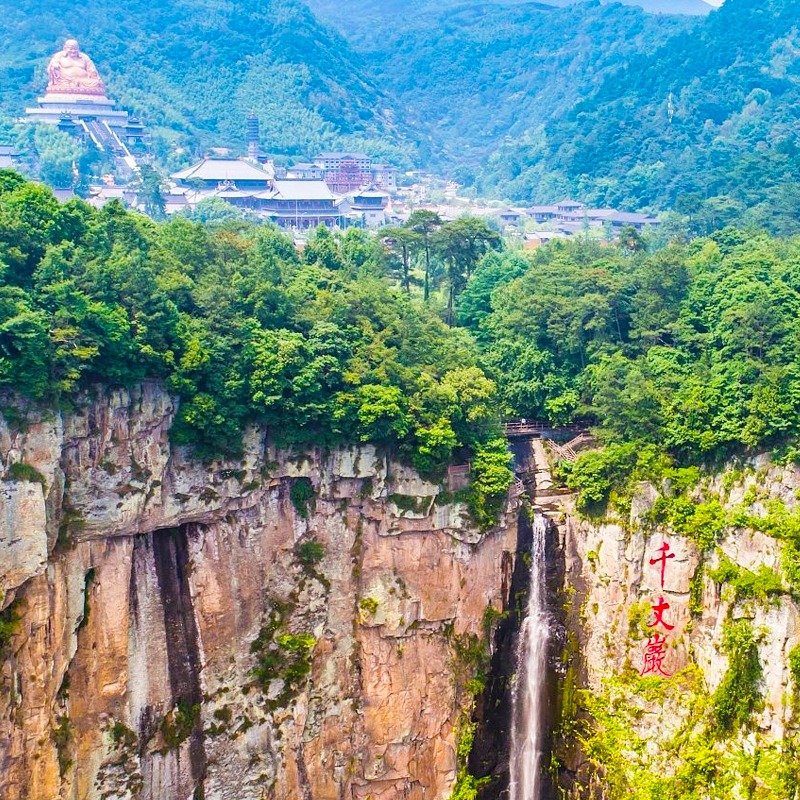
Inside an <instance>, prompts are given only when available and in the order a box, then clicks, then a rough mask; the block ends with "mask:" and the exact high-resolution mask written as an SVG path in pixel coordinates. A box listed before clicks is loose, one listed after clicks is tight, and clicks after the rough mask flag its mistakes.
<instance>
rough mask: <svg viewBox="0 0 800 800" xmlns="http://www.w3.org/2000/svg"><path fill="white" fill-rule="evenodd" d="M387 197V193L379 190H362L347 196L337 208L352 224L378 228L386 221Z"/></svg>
mask: <svg viewBox="0 0 800 800" xmlns="http://www.w3.org/2000/svg"><path fill="white" fill-rule="evenodd" d="M389 197H390V195H389V193H388V192H383V191H381V190H380V189H372V188H370V189H363V190H359V191H356V192H352V193H351V194H349V195H347V197H345V198H344V199H343V200H342V202H341V204H340V206H339V207H340V208H341V209H342V211H343V213H344V214H345V215H346V216H347V217H348V219H349V220H351V221H352V222H353V223H354V224H356V225H359V226H360V225H363V226H364V227H367V228H380V227H381V226H382V225H386V224H387V221H388V220H387V214H386V209H387V206H388V205H389Z"/></svg>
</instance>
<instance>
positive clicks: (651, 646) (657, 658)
mask: <svg viewBox="0 0 800 800" xmlns="http://www.w3.org/2000/svg"><path fill="white" fill-rule="evenodd" d="M666 650H667V637H666V636H662V635H661V634H660V633H654V634H653V635H652V636H651V637H650V638H649V639H648V640H647V647H646V648H645V651H644V666H643V667H642V671H641V672H640V673H639V674H640V675H642V676H644V675H663V676H664V677H665V678H669V677H670V674H669V673H668V672H664V666H663V664H664V659H665V658H666V657H667V654H666Z"/></svg>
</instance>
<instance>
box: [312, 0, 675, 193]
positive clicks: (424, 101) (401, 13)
mask: <svg viewBox="0 0 800 800" xmlns="http://www.w3.org/2000/svg"><path fill="white" fill-rule="evenodd" d="M313 7H314V9H315V10H316V11H317V13H319V14H320V15H322V16H324V18H325V19H327V20H328V21H330V22H331V23H332V24H337V25H338V26H339V28H340V29H341V30H342V31H344V32H345V33H346V34H347V35H348V37H349V38H350V41H351V43H352V44H353V46H354V47H355V48H356V49H358V50H359V51H361V52H362V53H363V55H364V58H365V59H366V60H368V61H369V62H370V63H371V64H373V67H374V70H375V74H376V75H377V76H378V80H379V81H380V82H381V84H382V85H384V86H386V88H387V89H388V90H389V91H391V92H392V93H393V94H394V95H395V96H396V97H397V98H398V102H399V103H400V104H401V105H402V106H403V107H404V109H405V112H406V114H407V115H408V116H409V118H410V119H412V120H413V121H414V123H415V125H416V127H417V128H419V129H422V130H424V131H425V132H426V133H427V134H428V137H427V140H428V141H430V142H432V143H433V148H434V149H433V150H431V151H430V152H426V153H424V156H425V157H426V158H427V160H429V161H431V162H433V163H435V164H438V165H439V166H442V165H447V166H448V167H449V168H451V169H452V168H453V167H454V166H455V165H466V167H465V168H462V169H460V170H458V171H457V172H456V173H455V175H456V177H458V178H459V179H461V180H464V179H465V176H467V175H468V174H469V168H470V167H474V166H476V165H478V164H480V163H481V162H482V161H483V159H484V158H485V156H486V155H487V154H488V153H489V152H491V150H493V149H494V148H496V147H497V146H498V145H499V144H500V143H501V142H503V141H504V140H508V141H515V140H517V139H519V138H520V137H522V136H523V135H524V134H525V133H526V131H527V130H529V129H530V128H531V127H533V126H537V125H540V124H542V123H544V122H545V121H546V120H549V119H554V118H559V117H561V116H563V115H564V114H565V113H567V112H568V111H569V110H570V109H571V108H572V107H573V106H574V104H575V103H576V102H577V101H578V100H580V99H581V98H583V97H586V96H587V95H589V94H591V93H592V92H593V91H594V90H595V89H596V88H597V87H598V86H599V85H600V82H601V80H602V78H603V77H604V76H605V75H607V74H608V73H609V72H616V71H617V70H619V69H620V68H622V67H624V65H625V64H626V63H628V61H629V60H630V59H631V58H632V57H634V56H635V55H637V54H639V53H642V52H645V51H649V50H652V49H655V48H658V47H659V46H661V45H663V44H664V43H665V42H666V41H667V40H668V39H669V37H670V36H671V35H672V34H675V33H678V32H681V31H685V30H687V29H688V27H689V25H690V18H680V17H674V18H665V17H655V16H650V15H647V14H645V13H643V12H642V11H641V10H640V9H638V8H633V7H628V6H622V5H619V4H615V5H613V6H603V5H601V4H600V3H598V2H593V3H588V4H583V3H581V4H578V5H574V6H570V7H568V8H555V7H553V6H549V5H545V4H542V3H519V4H510V5H508V4H496V3H482V4H459V3H457V2H452V3H449V2H446V3H444V4H442V3H434V2H429V0H415V2H411V3H405V4H399V3H396V4H395V3H389V4H383V3H381V4H378V3H375V2H373V0H357V2H355V3H352V4H348V6H347V8H348V13H344V12H343V9H342V7H341V5H340V4H332V3H330V2H329V0H314V2H313Z"/></svg>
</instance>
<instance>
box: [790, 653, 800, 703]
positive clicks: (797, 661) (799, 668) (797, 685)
mask: <svg viewBox="0 0 800 800" xmlns="http://www.w3.org/2000/svg"><path fill="white" fill-rule="evenodd" d="M789 672H790V673H791V675H792V681H793V682H794V692H795V695H797V696H798V697H800V644H796V645H795V646H794V647H793V648H792V649H791V650H790V651H789Z"/></svg>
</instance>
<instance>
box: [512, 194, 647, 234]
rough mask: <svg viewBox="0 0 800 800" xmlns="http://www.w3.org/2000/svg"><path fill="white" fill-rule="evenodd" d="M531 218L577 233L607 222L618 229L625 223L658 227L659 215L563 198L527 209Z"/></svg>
mask: <svg viewBox="0 0 800 800" xmlns="http://www.w3.org/2000/svg"><path fill="white" fill-rule="evenodd" d="M528 214H529V215H530V217H531V219H532V220H533V221H534V222H536V223H539V224H547V223H551V224H552V225H553V226H554V227H556V228H557V229H559V230H562V231H564V232H565V233H577V232H579V231H580V230H582V229H584V228H586V227H602V226H606V225H608V226H610V227H611V228H612V229H620V228H624V227H627V226H631V227H634V228H636V230H639V231H641V230H644V229H645V228H648V227H657V226H658V225H660V224H661V223H660V222H659V220H658V218H656V217H652V216H650V215H648V214H633V213H629V212H626V211H617V210H616V209H615V208H587V207H586V206H585V205H584V204H583V203H579V202H578V201H577V200H562V201H561V202H560V203H556V204H555V205H550V206H533V207H532V208H530V209H528Z"/></svg>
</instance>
